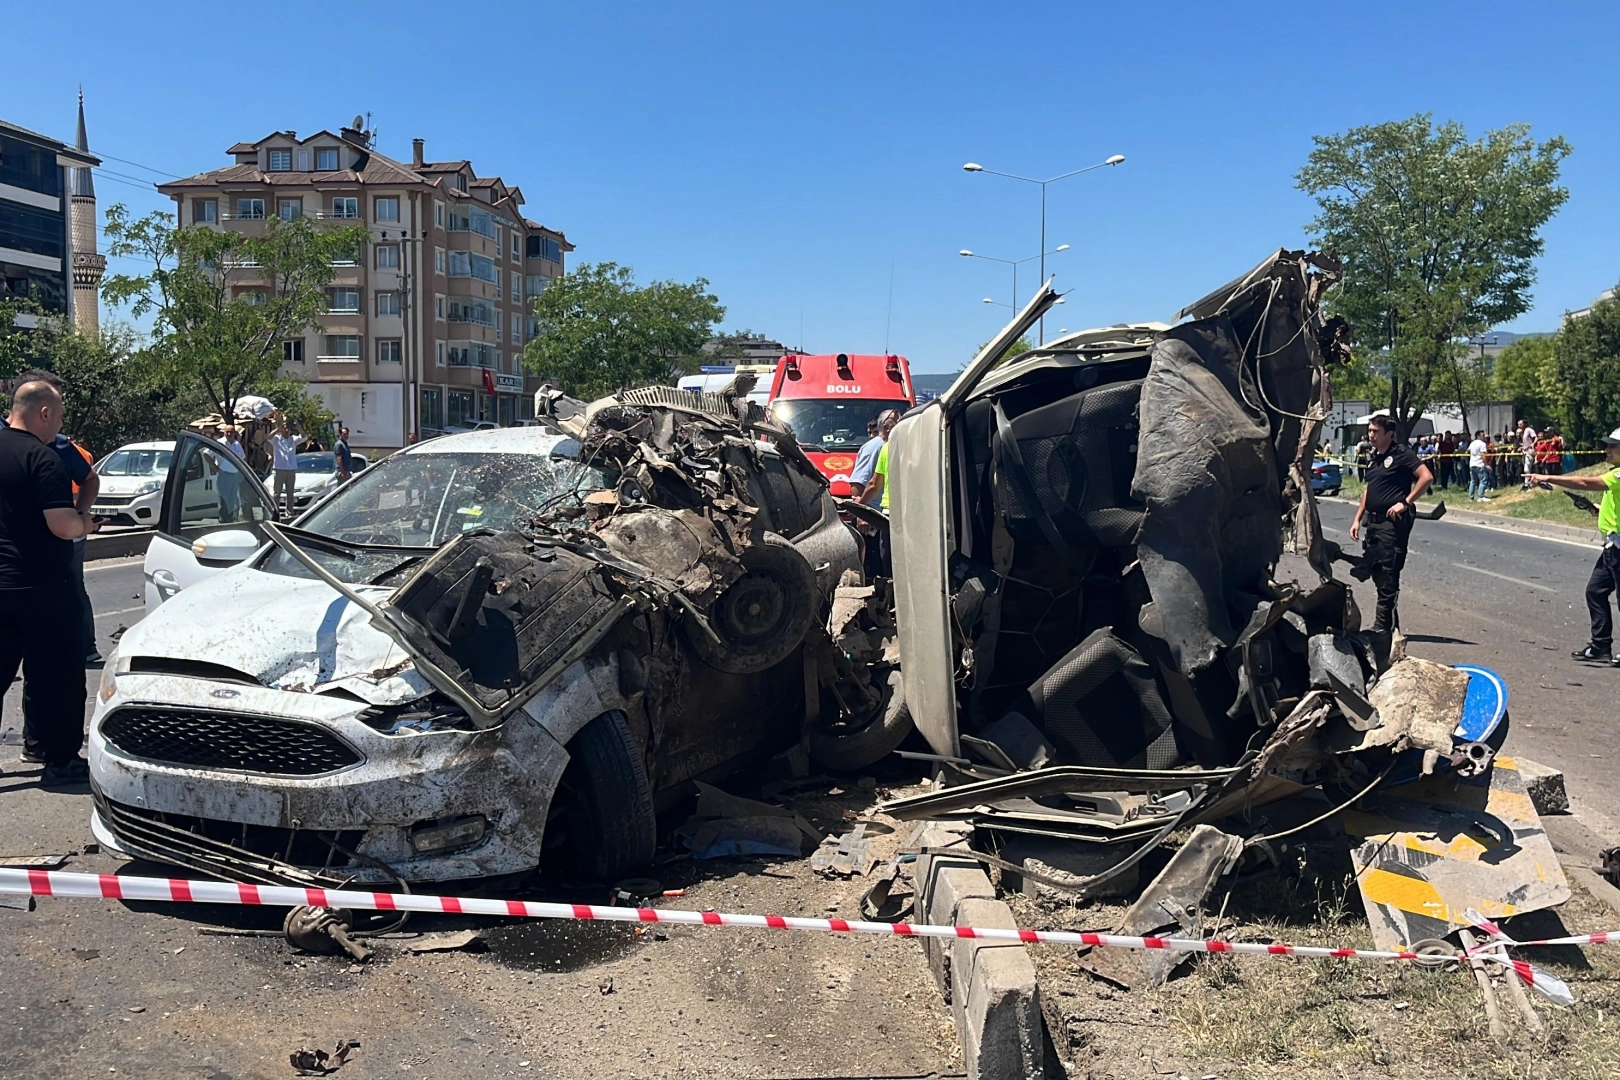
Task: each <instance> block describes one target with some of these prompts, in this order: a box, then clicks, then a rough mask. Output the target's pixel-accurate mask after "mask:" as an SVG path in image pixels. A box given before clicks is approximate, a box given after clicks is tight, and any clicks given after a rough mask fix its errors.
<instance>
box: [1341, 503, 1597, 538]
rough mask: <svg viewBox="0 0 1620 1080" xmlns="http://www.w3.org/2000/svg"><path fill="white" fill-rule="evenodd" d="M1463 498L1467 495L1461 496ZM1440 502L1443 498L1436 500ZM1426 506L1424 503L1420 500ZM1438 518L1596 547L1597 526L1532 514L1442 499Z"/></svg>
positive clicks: (1352, 504) (1426, 507) (1349, 504)
mask: <svg viewBox="0 0 1620 1080" xmlns="http://www.w3.org/2000/svg"><path fill="white" fill-rule="evenodd" d="M1316 498H1317V501H1318V502H1336V503H1343V504H1344V505H1346V506H1355V505H1356V503H1357V501H1358V500H1356V499H1346V498H1343V497H1341V496H1333V497H1331V498H1329V497H1326V496H1322V495H1318V496H1317V497H1316ZM1463 498H1464V499H1465V500H1466V499H1467V496H1466V495H1465V496H1463ZM1440 501H1442V502H1444V501H1445V500H1443V499H1442V500H1440ZM1424 509H1428V504H1427V503H1425V504H1424ZM1441 520H1442V521H1450V522H1455V523H1456V524H1458V525H1478V526H1481V527H1483V528H1487V529H1497V530H1499V531H1501V532H1513V533H1520V534H1522V535H1525V536H1541V537H1545V538H1547V539H1549V540H1563V541H1566V542H1568V543H1574V544H1583V545H1586V546H1588V547H1591V548H1596V547H1598V546H1599V545H1598V538H1597V530H1596V529H1595V528H1594V529H1582V528H1578V527H1576V526H1574V525H1559V524H1557V523H1555V522H1551V521H1536V520H1535V519H1533V518H1515V517H1508V516H1507V515H1506V514H1482V513H1479V512H1478V511H1476V510H1465V509H1459V508H1457V507H1454V506H1452V505H1451V504H1450V503H1449V502H1447V503H1446V516H1445V517H1444V518H1442V519H1441Z"/></svg>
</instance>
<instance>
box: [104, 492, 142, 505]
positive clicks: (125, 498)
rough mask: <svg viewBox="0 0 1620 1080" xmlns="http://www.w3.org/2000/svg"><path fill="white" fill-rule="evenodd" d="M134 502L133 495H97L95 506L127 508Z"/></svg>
mask: <svg viewBox="0 0 1620 1080" xmlns="http://www.w3.org/2000/svg"><path fill="white" fill-rule="evenodd" d="M134 501H135V496H133V495H97V496H96V505H97V506H128V505H129V504H130V503H132V502H134Z"/></svg>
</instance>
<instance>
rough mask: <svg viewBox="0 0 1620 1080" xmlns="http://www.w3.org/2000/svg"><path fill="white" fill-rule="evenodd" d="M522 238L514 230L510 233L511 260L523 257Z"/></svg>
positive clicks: (515, 260)
mask: <svg viewBox="0 0 1620 1080" xmlns="http://www.w3.org/2000/svg"><path fill="white" fill-rule="evenodd" d="M522 240H523V238H522V237H521V236H519V235H518V234H517V233H516V232H513V233H512V261H513V262H517V261H518V260H519V259H521V258H523V244H522Z"/></svg>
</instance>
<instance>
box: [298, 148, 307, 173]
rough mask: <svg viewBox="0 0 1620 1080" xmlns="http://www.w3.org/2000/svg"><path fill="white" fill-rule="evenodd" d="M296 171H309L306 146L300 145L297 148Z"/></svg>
mask: <svg viewBox="0 0 1620 1080" xmlns="http://www.w3.org/2000/svg"><path fill="white" fill-rule="evenodd" d="M298 171H299V172H309V149H308V147H302V146H301V147H299V148H298Z"/></svg>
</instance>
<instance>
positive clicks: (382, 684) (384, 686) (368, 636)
mask: <svg viewBox="0 0 1620 1080" xmlns="http://www.w3.org/2000/svg"><path fill="white" fill-rule="evenodd" d="M356 591H357V592H359V593H360V594H361V595H364V596H367V597H368V598H369V599H373V600H380V599H382V598H383V597H385V596H387V595H388V594H389V593H390V592H392V591H393V590H391V589H379V588H367V587H359V588H358V589H357V590H356ZM118 652H119V657H120V663H121V664H122V663H124V662H126V661H131V660H133V659H134V658H136V657H145V658H150V660H148V661H147V662H145V663H143V664H141V665H139V667H140V668H141V669H148V670H161V669H162V665H161V663H152V662H151V661H153V660H156V661H161V660H164V659H168V660H183V661H184V660H190V661H199V662H203V663H207V664H212V665H217V666H220V667H225V668H231V669H233V670H235V671H238V672H240V673H242V674H243V675H246V676H248V677H250V678H252V679H254V680H255V681H257V682H259V683H262V684H263V685H265V686H268V687H272V688H274V689H278V690H291V691H301V692H307V693H326V692H331V691H335V690H341V691H348V692H350V693H353V694H354V695H356V696H357V697H359V698H361V699H362V700H364V701H366V702H368V703H370V704H373V705H395V704H400V703H402V702H406V701H411V700H414V699H416V698H419V697H421V696H423V695H424V694H427V693H429V692H430V691H431V689H432V687H431V686H430V685H429V684H428V682H427V680H426V679H424V678H422V676H421V674H420V673H418V672H417V671H416V669H415V667H414V665H413V664H412V662H411V659H410V655H409V654H408V653H406V652H405V650H403V649H401V648H400V647H399V646H398V645H397V644H395V643H394V641H393V640H392V639H391V638H389V637H388V636H387V635H386V634H383V633H382V632H381V631H379V630H377V629H376V628H375V627H373V626H372V625H371V616H370V615H368V614H367V613H366V612H365V611H364V610H362V609H361V608H360V607H359V606H358V605H356V604H354V603H353V602H351V601H350V600H348V599H347V598H346V597H344V596H342V595H341V594H340V593H338V592H337V591H335V590H334V589H332V588H331V587H330V586H328V585H327V584H326V583H324V582H321V581H317V580H313V579H311V578H300V577H290V576H287V575H284V574H268V573H265V572H263V571H261V570H255V569H252V568H249V567H247V566H236V567H232V568H231V569H229V570H226V571H224V572H223V573H220V574H218V575H216V576H214V577H212V578H209V579H207V580H206V581H202V582H199V583H197V584H196V585H193V586H191V587H190V588H188V589H185V590H184V591H182V592H180V593H178V594H176V595H175V596H174V597H173V598H172V599H170V600H168V601H166V602H165V603H164V604H163V606H161V607H160V608H158V609H157V610H156V611H154V612H153V613H152V614H150V615H148V616H147V617H146V618H145V619H142V620H141V621H140V622H139V623H136V624H135V626H133V627H131V628H130V629H129V630H128V631H127V632H126V633H125V634H124V636H123V639H122V640H121V641H120V642H119V645H118Z"/></svg>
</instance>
